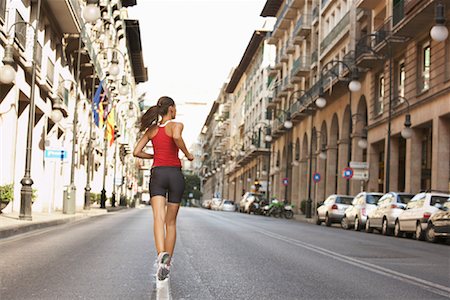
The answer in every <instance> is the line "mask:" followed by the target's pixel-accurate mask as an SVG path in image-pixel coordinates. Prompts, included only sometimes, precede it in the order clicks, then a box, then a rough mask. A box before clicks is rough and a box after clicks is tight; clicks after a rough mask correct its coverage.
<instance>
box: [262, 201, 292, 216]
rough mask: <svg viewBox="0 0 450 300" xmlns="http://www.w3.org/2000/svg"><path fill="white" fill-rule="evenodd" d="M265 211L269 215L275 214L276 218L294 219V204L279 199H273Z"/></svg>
mask: <svg viewBox="0 0 450 300" xmlns="http://www.w3.org/2000/svg"><path fill="white" fill-rule="evenodd" d="M264 211H265V214H266V215H267V216H274V217H275V218H281V217H284V218H286V219H292V218H293V217H294V211H293V205H291V204H285V203H284V201H278V200H277V199H274V200H272V202H271V204H270V205H267V206H266V207H265V209H264Z"/></svg>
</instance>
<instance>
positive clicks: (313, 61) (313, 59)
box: [311, 49, 319, 67]
mask: <svg viewBox="0 0 450 300" xmlns="http://www.w3.org/2000/svg"><path fill="white" fill-rule="evenodd" d="M318 57H319V54H318V52H317V49H316V50H315V51H313V53H312V54H311V67H312V66H313V65H315V64H317V60H318Z"/></svg>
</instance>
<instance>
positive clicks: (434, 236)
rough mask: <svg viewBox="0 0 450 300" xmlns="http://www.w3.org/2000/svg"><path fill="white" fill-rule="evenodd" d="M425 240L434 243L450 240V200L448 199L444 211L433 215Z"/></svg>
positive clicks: (429, 221)
mask: <svg viewBox="0 0 450 300" xmlns="http://www.w3.org/2000/svg"><path fill="white" fill-rule="evenodd" d="M425 238H426V239H427V241H429V242H432V243H436V242H438V241H439V240H441V239H450V198H448V199H447V202H446V203H445V204H444V206H443V207H442V210H440V211H437V212H435V213H434V214H432V215H431V217H430V219H429V220H428V226H427V230H426V232H425Z"/></svg>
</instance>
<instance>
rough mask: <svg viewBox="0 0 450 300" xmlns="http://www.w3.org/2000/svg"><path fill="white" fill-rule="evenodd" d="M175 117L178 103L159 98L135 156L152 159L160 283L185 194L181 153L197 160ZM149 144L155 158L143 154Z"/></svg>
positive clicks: (144, 120) (146, 120) (165, 273)
mask: <svg viewBox="0 0 450 300" xmlns="http://www.w3.org/2000/svg"><path fill="white" fill-rule="evenodd" d="M176 113H177V110H176V107H175V102H174V101H173V100H172V99H171V98H169V97H161V98H159V100H158V103H157V104H156V105H155V106H152V107H150V108H149V109H148V110H147V111H146V112H145V114H144V115H143V116H142V119H141V128H140V129H141V131H145V133H144V135H143V136H142V138H141V139H140V140H139V142H138V143H137V145H136V148H135V149H134V152H133V155H134V156H136V157H139V158H144V159H153V166H152V170H151V175H150V196H151V204H152V210H153V224H154V226H153V230H154V237H155V244H156V251H157V253H158V258H157V263H158V270H157V272H156V275H157V278H158V279H159V280H164V279H166V278H167V277H168V276H169V272H170V265H171V258H172V255H173V250H174V248H175V240H176V219H177V214H178V209H179V208H180V202H181V197H182V196H183V192H184V185H185V183H184V176H183V173H182V172H181V162H180V159H179V158H178V151H179V150H181V151H183V153H184V154H185V155H186V157H187V159H189V160H190V161H192V160H193V159H194V157H193V156H192V154H190V153H189V151H188V150H187V148H186V145H185V143H184V141H183V138H182V137H181V133H182V131H183V124H182V123H178V122H173V121H172V120H173V119H175V116H176ZM149 141H152V144H153V150H154V154H149V153H146V152H144V151H143V149H144V147H145V146H146V145H147V143H148V142H149ZM166 198H167V200H168V203H167V206H166ZM164 229H165V230H164ZM164 231H165V234H164Z"/></svg>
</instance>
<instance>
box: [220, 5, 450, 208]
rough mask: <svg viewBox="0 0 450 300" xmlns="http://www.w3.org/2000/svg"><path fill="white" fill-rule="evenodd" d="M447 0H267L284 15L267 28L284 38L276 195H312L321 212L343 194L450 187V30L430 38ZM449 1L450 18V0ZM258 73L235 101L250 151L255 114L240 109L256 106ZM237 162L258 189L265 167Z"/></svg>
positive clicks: (240, 86)
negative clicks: (330, 198) (443, 0)
mask: <svg viewBox="0 0 450 300" xmlns="http://www.w3.org/2000/svg"><path fill="white" fill-rule="evenodd" d="M439 4H441V1H433V0H426V1H403V0H386V1H371V0H358V1H350V0H336V1H330V0H321V1H315V0H310V1H302V0H290V1H281V0H268V1H267V2H266V4H265V6H264V8H263V11H262V12H261V16H263V17H275V18H276V23H275V25H274V28H273V30H272V31H271V33H270V34H269V35H268V36H267V38H266V41H267V43H269V44H271V45H274V46H275V47H276V59H275V64H274V66H273V68H271V69H270V70H268V75H269V76H271V77H273V78H274V79H273V82H274V84H272V85H270V94H271V96H270V97H268V99H269V100H268V101H267V104H266V108H267V109H268V110H269V112H270V113H269V114H268V121H269V124H270V129H271V137H272V142H271V156H270V157H271V159H270V161H271V163H270V178H271V180H270V181H271V184H270V187H271V195H274V196H276V197H277V198H279V199H285V200H286V201H288V202H291V203H293V204H294V205H295V207H296V208H297V209H298V208H300V206H301V202H302V201H304V200H307V199H310V200H311V201H312V213H313V214H314V213H315V209H316V207H317V203H318V202H320V201H323V200H325V199H326V197H327V196H328V195H330V194H334V193H338V194H348V195H355V194H356V193H358V192H359V191H361V190H365V191H375V192H387V191H400V192H411V193H416V192H418V191H420V190H429V189H433V190H441V191H448V190H449V189H450V186H449V185H450V154H449V149H450V135H449V131H450V123H449V121H450V89H449V81H448V79H449V76H450V75H449V74H450V71H449V70H450V63H449V61H450V60H449V57H450V41H449V38H448V37H447V39H446V40H445V41H435V40H433V38H431V37H430V29H431V28H432V27H433V26H434V25H435V24H436V21H435V19H436V7H437V6H438V5H439ZM441 11H443V17H444V18H446V19H447V20H448V19H449V18H450V15H449V13H450V5H447V6H444V7H443V8H442V9H441ZM247 76H249V75H248V74H246V73H245V72H243V75H242V78H241V79H240V81H239V82H238V83H237V84H236V86H235V88H234V91H233V102H232V107H231V116H232V117H231V131H230V139H231V141H233V140H234V139H236V142H234V144H235V145H238V146H242V145H243V148H242V150H243V152H250V145H249V144H248V143H247V142H246V141H245V139H246V137H245V132H246V131H245V129H244V128H246V127H245V125H244V124H246V122H247V121H246V120H251V117H248V116H247V114H244V116H245V117H244V118H241V119H233V112H235V111H243V112H245V109H246V108H247V107H248V106H246V103H247V102H246V99H249V98H250V97H251V96H250V93H252V91H248V90H247V89H246V88H245V87H246V85H245V83H246V82H248V79H247ZM246 118H249V119H246ZM249 125H250V126H249V127H250V128H251V126H252V125H251V123H250V121H249ZM235 126H236V127H237V128H239V127H240V126H241V128H242V129H241V130H237V128H236V130H234V131H233V128H234V127H235ZM253 126H255V125H254V124H253ZM240 143H242V145H240ZM247 145H248V146H247ZM252 148H253V147H252ZM231 149H233V148H231ZM230 161H231V163H230V165H232V164H234V165H233V170H235V169H236V170H235V171H233V174H236V175H232V176H233V177H229V180H228V181H229V182H230V180H231V181H232V182H236V183H235V184H236V186H237V190H239V191H240V190H242V191H243V190H244V189H246V190H247V189H248V188H249V184H251V180H250V181H249V182H248V184H247V185H245V181H246V179H247V178H256V177H257V174H255V172H256V171H255V167H253V166H254V164H253V163H252V159H247V160H244V163H242V161H241V162H240V163H239V159H234V160H230ZM349 167H352V170H353V177H352V179H350V180H349V179H346V178H345V177H344V175H348V174H349V173H348V172H345V174H344V171H345V170H346V169H347V168H349ZM249 170H250V171H249ZM261 170H262V169H261ZM249 174H254V175H249ZM252 176H253V177H252ZM349 177H350V176H349ZM238 198H239V197H234V198H233V199H235V200H236V199H238Z"/></svg>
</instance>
